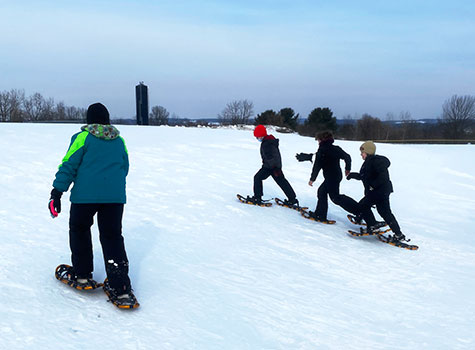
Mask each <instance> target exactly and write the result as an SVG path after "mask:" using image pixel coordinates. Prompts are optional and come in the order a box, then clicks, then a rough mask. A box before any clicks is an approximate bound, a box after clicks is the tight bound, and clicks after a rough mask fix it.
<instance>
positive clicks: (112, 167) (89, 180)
mask: <svg viewBox="0 0 475 350" xmlns="http://www.w3.org/2000/svg"><path fill="white" fill-rule="evenodd" d="M119 134H120V133H119V130H117V129H116V128H115V127H114V126H111V125H101V124H90V125H85V126H83V127H81V132H79V133H77V134H75V135H73V137H72V138H71V144H70V145H69V149H68V152H67V153H66V156H65V157H64V158H63V162H62V163H61V165H60V166H59V169H58V172H57V173H56V178H55V180H54V182H53V187H54V188H56V189H57V190H58V191H61V192H66V191H67V190H68V188H69V186H70V185H71V183H73V182H74V185H73V188H72V189H71V196H70V200H71V202H72V203H78V204H79V203H125V202H126V195H125V177H126V176H127V174H128V172H129V157H128V153H127V147H126V146H125V141H124V139H123V138H122V137H121V136H119Z"/></svg>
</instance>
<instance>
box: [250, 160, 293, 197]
mask: <svg viewBox="0 0 475 350" xmlns="http://www.w3.org/2000/svg"><path fill="white" fill-rule="evenodd" d="M269 176H272V178H273V179H274V181H275V182H276V183H277V185H279V187H280V188H281V189H282V191H284V193H285V195H286V196H287V199H288V200H290V201H293V200H294V199H295V198H296V194H295V192H294V189H293V188H292V186H290V183H289V181H287V179H286V178H285V176H284V173H283V172H282V169H278V168H276V169H269V168H261V169H260V170H259V171H258V172H257V173H256V175H254V196H255V197H259V198H260V197H262V195H263V194H264V191H263V188H262V181H264V180H265V179H267V178H268V177H269Z"/></svg>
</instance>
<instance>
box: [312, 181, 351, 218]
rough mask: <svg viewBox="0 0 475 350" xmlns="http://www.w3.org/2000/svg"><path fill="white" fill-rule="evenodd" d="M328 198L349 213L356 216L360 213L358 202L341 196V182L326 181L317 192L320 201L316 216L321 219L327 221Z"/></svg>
mask: <svg viewBox="0 0 475 350" xmlns="http://www.w3.org/2000/svg"><path fill="white" fill-rule="evenodd" d="M328 197H330V199H331V200H332V202H333V203H335V204H336V205H338V206H340V207H342V208H343V209H345V210H346V211H347V212H350V213H352V214H354V215H357V214H358V213H359V206H358V202H356V201H355V200H354V199H353V198H351V197H348V196H345V195H344V194H340V181H328V180H326V179H325V180H324V181H323V183H322V184H321V185H320V187H319V188H318V191H317V198H318V201H317V208H316V209H315V216H316V217H318V218H319V219H322V220H326V219H327V213H328Z"/></svg>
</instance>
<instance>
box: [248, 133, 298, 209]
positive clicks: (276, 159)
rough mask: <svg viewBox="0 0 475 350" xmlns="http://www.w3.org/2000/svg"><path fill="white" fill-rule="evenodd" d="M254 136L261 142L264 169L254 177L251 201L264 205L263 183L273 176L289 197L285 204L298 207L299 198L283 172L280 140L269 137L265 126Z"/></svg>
mask: <svg viewBox="0 0 475 350" xmlns="http://www.w3.org/2000/svg"><path fill="white" fill-rule="evenodd" d="M254 136H255V137H256V138H257V140H259V141H260V142H261V149H260V152H261V157H262V168H261V169H260V170H259V171H258V172H257V173H256V174H255V175H254V196H253V197H251V198H250V200H251V201H253V202H255V203H258V204H260V203H262V195H263V188H262V181H263V180H265V179H267V178H268V177H269V176H272V178H273V179H274V181H275V182H276V183H277V185H279V187H280V188H281V189H282V191H284V193H285V195H286V196H287V200H284V202H285V203H286V204H287V205H289V206H293V205H298V200H297V196H296V194H295V192H294V190H293V188H292V186H290V183H289V182H288V181H287V179H286V178H285V176H284V173H283V172H282V158H281V156H280V151H279V140H278V139H276V138H275V137H274V136H272V135H267V130H266V127H265V126H264V125H258V126H256V128H255V129H254Z"/></svg>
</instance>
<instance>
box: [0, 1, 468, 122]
mask: <svg viewBox="0 0 475 350" xmlns="http://www.w3.org/2000/svg"><path fill="white" fill-rule="evenodd" d="M0 38H1V43H2V44H1V46H0V91H5V90H10V89H24V90H25V92H26V94H27V95H31V94H33V93H34V92H40V93H41V94H42V95H43V96H45V97H53V98H54V99H55V101H56V102H59V101H64V103H66V104H67V105H73V106H77V107H87V106H88V105H89V104H90V103H94V102H96V101H101V102H103V103H104V104H105V105H106V106H107V107H108V108H109V110H110V112H111V114H112V116H113V117H131V116H134V115H135V95H134V94H135V85H136V84H137V83H138V82H139V81H144V82H145V84H146V85H148V87H149V97H150V106H154V105H162V106H164V107H165V108H167V109H168V110H169V111H170V112H171V113H176V114H177V115H179V116H180V117H187V118H195V117H215V116H216V115H217V114H218V113H219V112H221V110H222V109H223V108H224V106H225V105H226V103H228V102H230V101H232V100H238V99H248V100H251V101H253V102H254V106H255V112H256V113H260V112H262V111H264V110H266V109H274V110H279V109H280V108H284V107H292V108H293V109H294V110H295V111H296V112H298V113H300V115H301V116H304V117H306V116H307V115H308V113H309V112H310V111H311V110H312V109H313V108H315V107H329V108H331V109H332V110H333V112H334V113H335V115H336V116H337V117H340V118H341V117H344V116H347V115H352V116H355V115H361V114H363V113H369V114H371V115H373V116H375V117H380V118H385V117H386V115H387V113H392V114H394V115H395V116H398V115H399V113H400V112H403V111H404V112H405V111H408V112H410V113H411V115H412V117H413V118H428V117H429V118H430V117H438V116H440V113H441V109H442V104H443V102H444V101H445V100H446V99H447V98H449V97H450V96H452V95H454V94H458V95H465V94H470V95H475V39H474V38H475V1H473V0H471V1H461V0H455V1H451V2H450V3H447V2H446V1H438V0H434V1H429V0H427V1H418V0H412V1H406V0H402V1H364V0H363V1H338V0H336V1H318V0H315V1H307V0H291V1H284V0H275V1H270V0H265V1H263V0H261V1H259V0H255V1H247V0H240V1H217V0H205V1H192V0H181V1H180V0H174V1H171V0H170V1H169V0H165V1H124V0H122V1H117V0H115V1H100V0H98V1H70V0H62V1H43V0H35V1H22V0H14V1H3V0H0Z"/></svg>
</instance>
